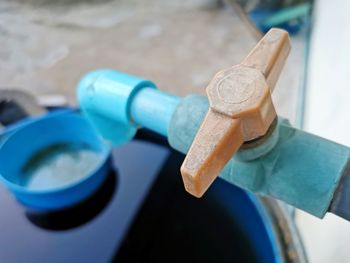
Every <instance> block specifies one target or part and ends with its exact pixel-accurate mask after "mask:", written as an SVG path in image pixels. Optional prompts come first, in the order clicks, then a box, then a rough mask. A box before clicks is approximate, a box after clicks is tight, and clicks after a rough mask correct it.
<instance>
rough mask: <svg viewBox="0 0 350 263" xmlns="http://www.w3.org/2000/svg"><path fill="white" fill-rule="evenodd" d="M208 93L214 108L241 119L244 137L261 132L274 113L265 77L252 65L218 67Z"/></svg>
mask: <svg viewBox="0 0 350 263" xmlns="http://www.w3.org/2000/svg"><path fill="white" fill-rule="evenodd" d="M207 95H208V98H209V103H210V107H211V108H212V109H213V110H215V111H217V112H220V113H222V114H225V115H227V116H230V117H231V118H240V119H241V122H242V125H241V126H242V132H243V136H244V140H245V141H249V140H252V139H255V138H257V137H259V136H262V135H264V134H265V133H266V131H267V129H268V128H269V126H270V124H271V123H272V121H273V119H274V118H275V116H276V112H275V109H274V106H273V104H272V99H271V93H270V90H269V88H268V86H267V84H266V80H265V78H264V76H263V75H262V73H261V72H260V71H259V70H256V69H253V68H249V67H245V66H242V65H236V66H234V67H232V68H229V69H226V70H223V71H220V72H219V73H217V74H216V75H215V77H214V78H213V80H212V81H211V82H210V84H209V85H208V87H207Z"/></svg>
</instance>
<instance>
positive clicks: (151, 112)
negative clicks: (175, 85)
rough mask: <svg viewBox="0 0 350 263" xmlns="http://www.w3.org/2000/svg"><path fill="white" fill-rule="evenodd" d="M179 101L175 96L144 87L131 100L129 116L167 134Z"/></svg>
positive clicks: (149, 127)
mask: <svg viewBox="0 0 350 263" xmlns="http://www.w3.org/2000/svg"><path fill="white" fill-rule="evenodd" d="M179 102H180V98H179V97H177V96H173V95H170V94H167V93H164V92H160V91H159V90H155V89H152V88H144V89H142V90H140V91H139V92H138V93H136V95H135V96H134V99H133V100H132V102H131V108H130V114H131V118H132V120H134V121H135V123H137V124H139V125H141V126H144V127H146V128H148V129H150V130H152V131H155V132H157V133H159V134H161V135H164V136H168V129H169V124H170V120H171V117H172V115H173V113H174V111H175V109H176V107H177V105H178V104H179Z"/></svg>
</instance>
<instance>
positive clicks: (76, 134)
mask: <svg viewBox="0 0 350 263" xmlns="http://www.w3.org/2000/svg"><path fill="white" fill-rule="evenodd" d="M57 145H61V146H62V145H65V146H67V147H71V146H74V149H75V150H80V149H78V148H77V147H82V149H81V150H86V151H91V152H93V153H94V155H96V156H98V159H97V160H98V161H97V162H96V163H94V166H93V167H92V168H91V167H90V169H89V172H87V173H86V174H80V175H79V176H77V175H76V174H75V175H73V174H72V176H74V177H77V178H76V179H75V180H73V179H72V180H70V179H69V176H70V175H69V173H67V174H66V175H67V176H68V179H69V180H67V182H66V183H63V184H62V182H61V183H60V184H59V185H57V186H55V185H50V186H49V187H47V189H45V186H44V187H42V186H41V187H40V188H33V187H32V186H31V187H29V184H26V183H25V182H26V181H28V182H29V181H30V176H31V175H30V173H28V172H27V171H26V169H27V168H28V167H29V166H30V163H31V162H33V163H35V162H36V161H38V163H39V164H40V158H41V157H42V158H43V159H45V149H50V148H52V147H53V148H55V146H57ZM56 148H57V147H56ZM58 148H60V147H58ZM61 148H62V147H61ZM83 148H84V149H83ZM39 153H41V154H39ZM56 155H59V154H56ZM40 156H41V157H40ZM109 156H110V147H109V146H108V145H106V144H104V143H103V142H102V140H101V139H100V138H99V137H98V135H97V134H96V133H95V131H94V130H93V128H92V127H91V126H90V124H89V123H88V121H87V120H86V119H84V117H82V116H81V115H80V114H79V112H77V111H72V110H68V111H67V110H65V111H60V112H51V113H48V114H47V115H44V116H42V117H39V118H34V119H27V120H25V121H23V122H20V123H19V124H16V125H15V126H12V127H10V128H9V129H7V132H6V133H5V134H3V136H2V142H1V144H0V179H1V181H2V182H3V183H4V184H5V185H6V187H7V188H8V189H9V190H10V191H11V192H12V193H13V194H14V195H15V197H16V198H17V199H18V200H19V201H20V202H21V203H22V204H24V205H25V206H26V207H28V208H31V209H35V210H44V211H47V210H60V209H63V208H66V207H69V206H73V205H75V204H77V203H79V202H81V201H83V200H84V199H86V198H88V197H89V196H90V195H91V194H93V193H94V192H95V191H96V190H97V189H98V188H99V187H100V186H101V184H102V183H103V181H104V180H105V178H106V176H107V174H108V171H109V161H108V159H109ZM37 159H38V160H37ZM35 160H36V161H35ZM42 163H43V164H44V163H45V162H44V161H42ZM39 166H40V165H39ZM28 169H29V168H28ZM33 169H34V170H35V169H36V168H33ZM29 170H30V169H29ZM62 170H63V171H62V173H64V172H65V171H64V169H62ZM59 171H60V170H59ZM82 173H83V172H82Z"/></svg>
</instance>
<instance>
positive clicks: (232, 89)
mask: <svg viewBox="0 0 350 263" xmlns="http://www.w3.org/2000/svg"><path fill="white" fill-rule="evenodd" d="M216 88H217V92H218V96H219V98H220V99H221V100H222V101H223V102H225V103H228V104H239V103H242V102H244V101H246V100H248V99H249V98H250V97H251V96H252V95H253V93H254V91H255V89H256V85H255V80H254V79H248V78H245V76H244V75H242V74H240V73H237V72H233V73H231V74H229V75H227V76H226V77H225V78H223V79H221V80H220V81H219V83H218V85H217V86H216Z"/></svg>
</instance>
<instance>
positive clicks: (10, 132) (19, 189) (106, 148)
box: [0, 108, 112, 195]
mask: <svg viewBox="0 0 350 263" xmlns="http://www.w3.org/2000/svg"><path fill="white" fill-rule="evenodd" d="M62 116H78V117H81V118H83V119H85V118H84V116H83V115H82V114H81V112H80V110H79V109H75V108H72V109H63V110H62V109H60V110H54V111H52V112H48V113H46V114H44V115H41V116H38V117H30V118H28V119H25V120H23V121H19V122H18V123H15V124H13V125H10V126H9V128H6V129H5V130H4V132H2V133H0V136H1V135H2V136H5V139H3V141H1V142H0V151H1V149H2V147H3V146H4V145H5V144H6V143H7V142H8V141H9V140H11V139H13V137H14V136H15V135H16V134H17V132H19V131H21V130H23V129H26V128H27V127H29V126H30V125H33V124H35V123H37V122H40V121H43V120H47V119H50V118H60V117H62ZM85 120H86V121H87V122H88V120H87V119H85ZM91 129H93V127H91ZM93 130H94V129H93ZM96 137H98V139H99V141H100V142H101V146H102V150H101V152H100V154H101V155H102V158H101V160H100V162H99V163H98V165H96V167H95V168H94V169H93V170H92V171H91V172H89V173H87V174H86V175H85V176H82V177H81V178H79V179H78V180H75V181H72V182H70V183H67V184H65V185H62V186H58V187H53V188H50V189H28V188H27V187H25V186H21V185H19V184H16V183H13V182H11V181H9V180H8V179H7V178H6V177H5V176H4V175H3V174H2V173H1V172H0V182H3V184H4V185H6V186H7V187H8V188H9V189H10V190H11V191H13V192H15V193H20V194H27V195H44V194H53V193H58V192H63V191H66V190H69V189H72V188H74V187H76V186H78V185H80V184H82V183H84V182H85V181H88V180H89V179H91V178H92V177H94V176H95V175H97V174H98V172H99V171H100V170H101V169H102V168H103V167H104V166H105V165H106V163H107V162H108V159H109V157H110V155H111V149H112V146H111V145H110V144H108V142H107V141H105V140H103V138H102V137H101V136H99V135H98V134H97V133H96ZM0 139H1V137H0Z"/></svg>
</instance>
